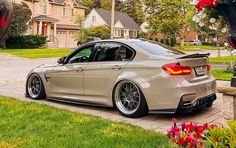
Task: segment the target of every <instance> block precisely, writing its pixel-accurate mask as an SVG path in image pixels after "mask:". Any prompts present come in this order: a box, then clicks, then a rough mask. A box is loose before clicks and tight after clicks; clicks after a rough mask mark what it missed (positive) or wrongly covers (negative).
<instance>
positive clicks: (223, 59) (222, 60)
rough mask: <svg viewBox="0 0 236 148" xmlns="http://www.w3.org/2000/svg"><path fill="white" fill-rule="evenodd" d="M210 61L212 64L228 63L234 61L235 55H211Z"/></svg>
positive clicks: (235, 59) (235, 60)
mask: <svg viewBox="0 0 236 148" xmlns="http://www.w3.org/2000/svg"><path fill="white" fill-rule="evenodd" d="M210 62H211V63H214V64H230V63H235V62H236V56H235V55H234V56H223V57H220V58H218V57H211V58H210Z"/></svg>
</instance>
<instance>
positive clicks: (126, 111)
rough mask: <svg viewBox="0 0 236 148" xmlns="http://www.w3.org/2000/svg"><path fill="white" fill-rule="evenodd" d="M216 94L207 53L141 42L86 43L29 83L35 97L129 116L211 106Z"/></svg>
mask: <svg viewBox="0 0 236 148" xmlns="http://www.w3.org/2000/svg"><path fill="white" fill-rule="evenodd" d="M215 92H216V81H215V79H214V77H213V76H212V75H211V73H210V66H209V63H208V55H201V54H194V55H186V54H184V53H182V52H179V51H176V50H174V49H170V48H169V47H165V46H163V45H159V44H157V43H153V42H150V41H142V40H103V41H95V42H91V43H87V44H85V45H83V46H81V47H79V48H78V49H77V50H75V51H74V52H72V53H71V54H70V55H68V56H67V57H64V58H61V59H59V61H58V64H54V65H42V66H39V67H37V68H35V69H33V70H32V71H31V72H30V73H29V75H28V78H27V83H26V94H27V95H28V96H29V97H31V98H33V99H43V98H46V97H47V98H49V99H57V100H61V101H66V102H75V103H85V104H92V105H99V106H107V107H116V108H117V109H118V110H119V112H120V113H121V114H123V115H124V116H127V117H139V116H142V115H145V114H146V113H147V112H148V111H149V112H155V113H175V112H177V111H178V110H181V109H188V110H193V109H197V108H199V107H202V106H207V107H211V106H212V103H213V101H214V100H215V99H216V95H215Z"/></svg>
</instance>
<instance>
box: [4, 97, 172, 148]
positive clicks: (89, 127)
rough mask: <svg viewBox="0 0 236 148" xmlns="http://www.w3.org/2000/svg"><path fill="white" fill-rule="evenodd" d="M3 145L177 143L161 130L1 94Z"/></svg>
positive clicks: (112, 145)
mask: <svg viewBox="0 0 236 148" xmlns="http://www.w3.org/2000/svg"><path fill="white" fill-rule="evenodd" d="M0 119H1V120H0V147H23V148H24V147H25V148H27V147H29V148H30V147H34V148H37V147H59V148H61V147H68V148H70V147H91V148H92V147H94V148H95V147H101V148H102V147H114V148H116V147H117V148H120V147H122V148H123V147H124V148H125V147H128V148H137V147H145V148H146V147H147V148H148V147H150V148H151V147H176V146H175V145H174V144H173V143H172V142H170V140H168V138H167V137H166V136H164V135H162V134H160V133H157V132H154V131H149V130H144V129H142V128H140V127H135V126H131V125H128V124H125V123H116V122H112V121H110V120H106V119H101V118H98V117H94V116H90V115H84V114H79V113H73V112H69V111H66V110H61V109H56V108H53V107H49V106H47V105H39V104H34V103H28V102H21V101H18V100H15V99H13V98H8V97H2V96H0Z"/></svg>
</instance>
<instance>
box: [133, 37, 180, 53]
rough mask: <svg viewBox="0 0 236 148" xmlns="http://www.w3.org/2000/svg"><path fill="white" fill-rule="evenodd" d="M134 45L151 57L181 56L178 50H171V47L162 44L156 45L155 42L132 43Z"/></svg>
mask: <svg viewBox="0 0 236 148" xmlns="http://www.w3.org/2000/svg"><path fill="white" fill-rule="evenodd" d="M134 44H135V45H137V46H138V47H140V48H142V49H144V50H146V51H147V52H149V53H151V54H153V55H162V56H164V55H176V54H183V53H182V52H180V51H178V50H175V49H172V48H171V47H168V46H165V45H162V44H158V43H156V42H150V41H137V42H134Z"/></svg>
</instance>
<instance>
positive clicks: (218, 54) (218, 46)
mask: <svg viewBox="0 0 236 148" xmlns="http://www.w3.org/2000/svg"><path fill="white" fill-rule="evenodd" d="M216 47H217V57H218V58H220V57H221V56H220V45H219V43H218V41H217V44H216Z"/></svg>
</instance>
